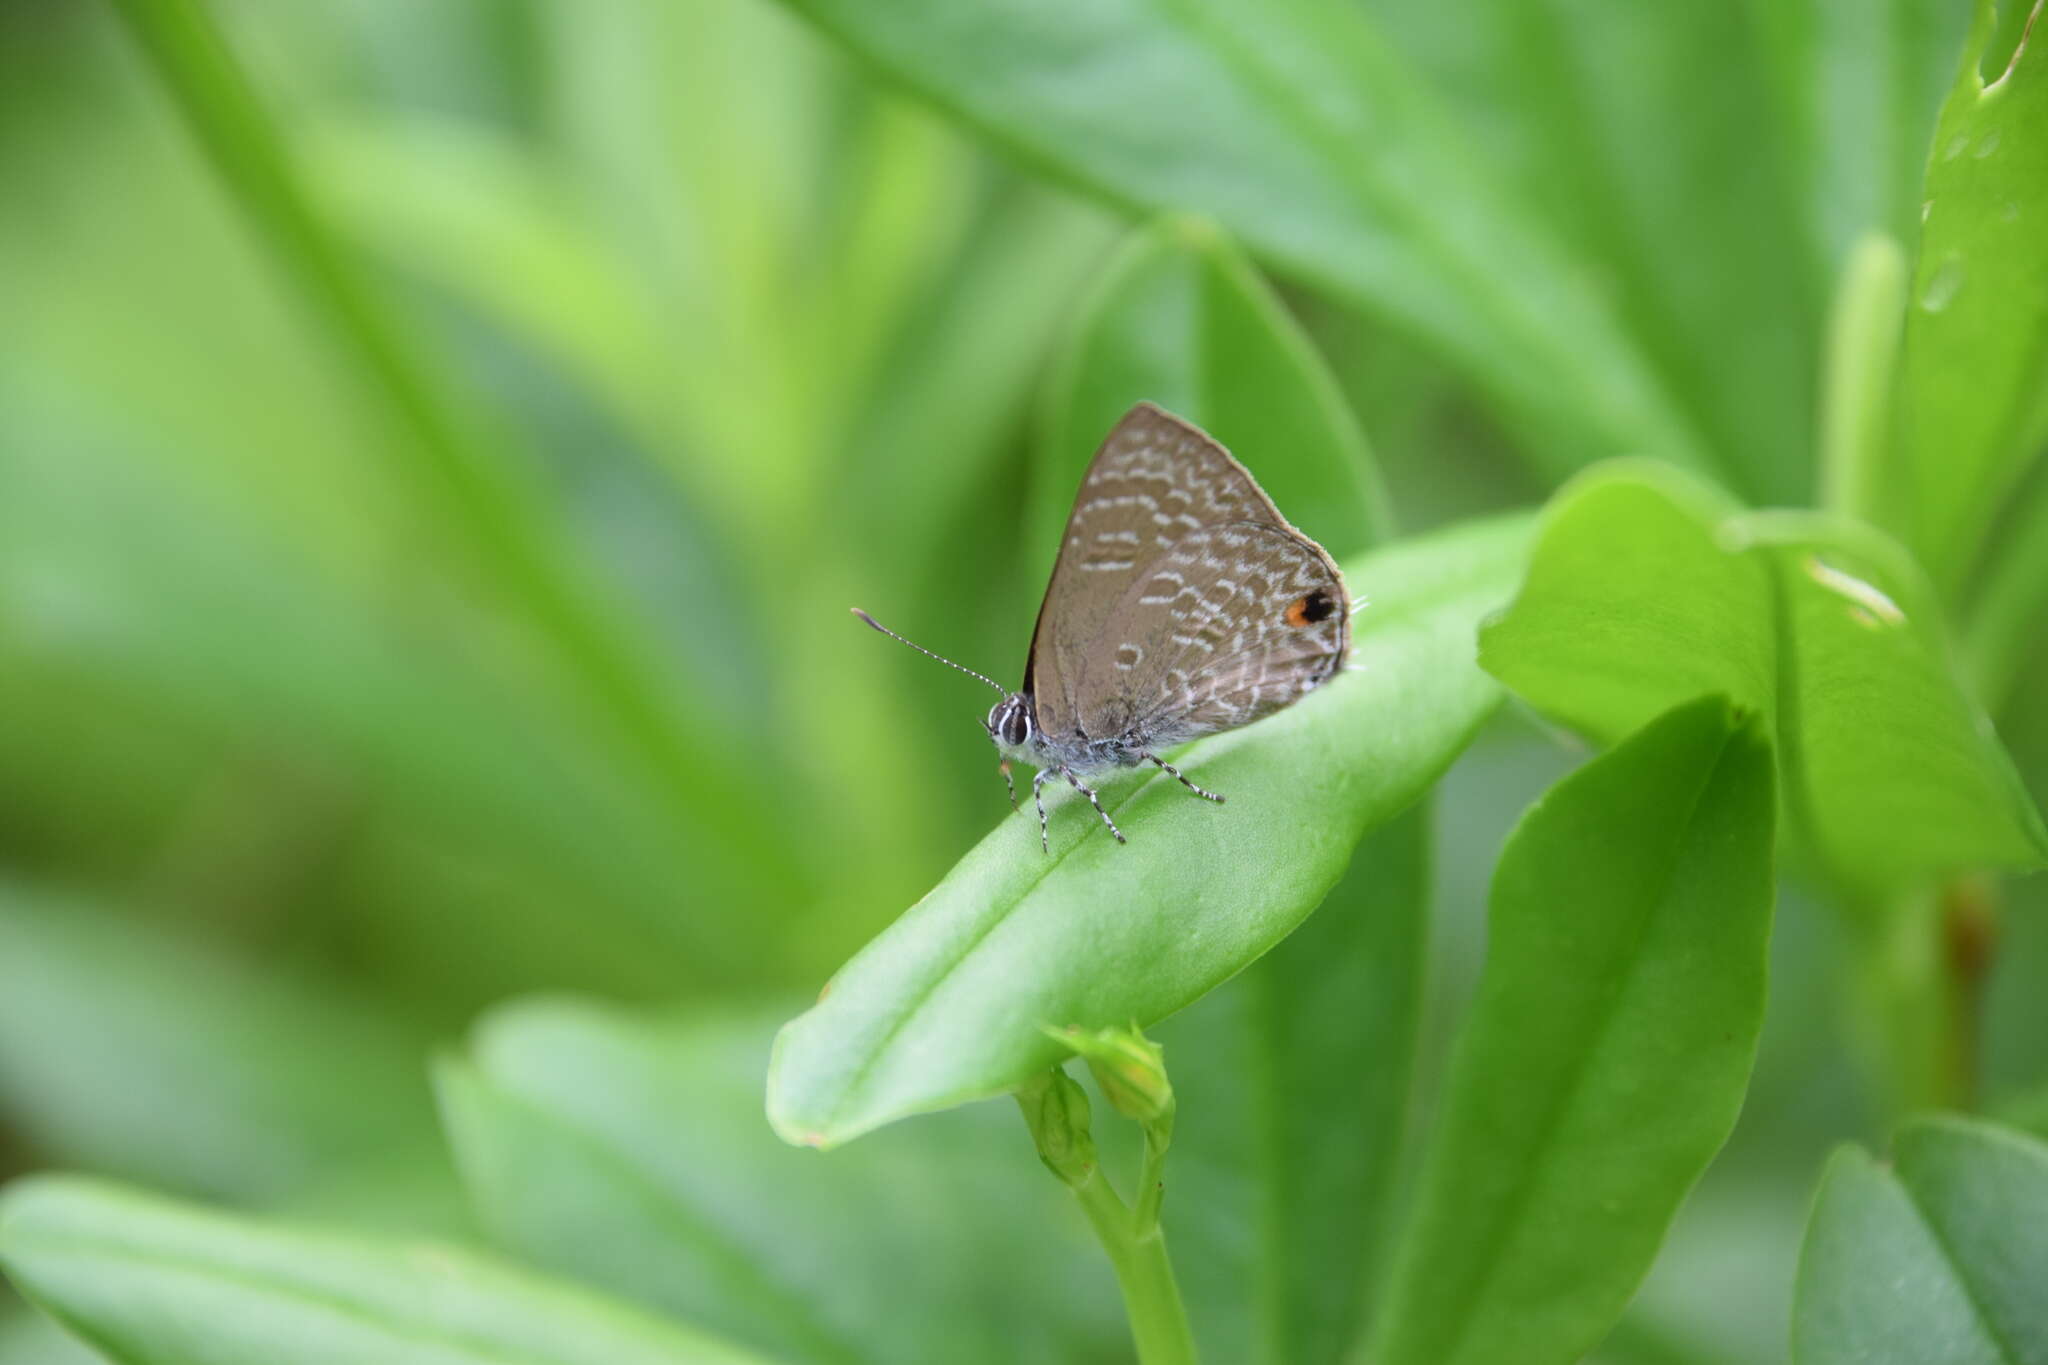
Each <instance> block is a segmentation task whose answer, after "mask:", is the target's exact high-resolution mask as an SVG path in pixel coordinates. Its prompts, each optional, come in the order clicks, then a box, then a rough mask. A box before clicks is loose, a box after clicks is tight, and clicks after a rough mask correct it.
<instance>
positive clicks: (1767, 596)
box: [1480, 464, 2048, 894]
mask: <svg viewBox="0 0 2048 1365" xmlns="http://www.w3.org/2000/svg"><path fill="white" fill-rule="evenodd" d="M1480 659H1481V662H1482V663H1483V664H1484V666H1485V667H1486V668H1487V669H1488V670H1489V671H1491V672H1492V673H1493V674H1494V675H1495V676H1496V677H1498V678H1500V679H1501V680H1502V681H1503V682H1505V683H1506V684H1507V685H1508V686H1509V687H1511V688H1513V689H1514V690H1515V691H1516V692H1518V693H1519V694H1520V695H1522V696H1523V697H1525V698H1527V699H1528V700H1529V701H1530V702H1532V703H1533V704H1534V705H1535V706H1536V707H1537V708H1538V709H1540V710H1542V711H1544V712H1546V713H1548V714H1550V715H1553V716H1555V717H1557V718H1558V719H1560V720H1562V721H1564V722H1565V723H1566V724H1568V725H1570V726H1572V727H1574V728H1575V729H1578V730H1581V731H1584V732H1585V733H1586V734H1588V735H1591V736H1593V737H1594V738H1596V739H1599V740H1602V741H1607V742H1611V741H1613V740H1615V739H1617V738H1619V737H1620V736H1622V735H1624V734H1627V733H1629V732H1630V731H1631V730H1633V729H1635V728H1636V727H1637V726H1639V725H1641V724H1643V723H1644V722H1645V721H1646V720H1648V719H1649V717H1651V716H1653V715H1655V714H1657V713H1659V712H1660V711H1662V710H1664V709H1666V708H1668V707H1671V706H1673V705H1676V704H1677V703H1678V702H1680V701H1682V700H1684V699H1686V698H1687V697H1690V696H1694V695H1697V694H1699V693H1701V692H1703V691H1710V690H1711V691H1718V692H1721V693H1723V694H1725V695H1727V696H1728V697H1730V698H1731V699H1732V700H1733V701H1735V702H1736V704H1738V705H1740V706H1743V707H1746V708H1749V709H1751V710H1754V711H1756V712H1758V713H1760V714H1761V715H1762V716H1763V717H1765V718H1766V720H1767V721H1768V722H1769V726H1770V728H1771V730H1772V732H1773V733H1774V735H1775V738H1776V742H1777V747H1778V753H1779V762H1780V764H1781V765H1782V773H1783V787H1784V794H1785V803H1786V808H1787V810H1788V811H1789V812H1790V813H1791V814H1792V815H1793V817H1794V818H1795V822H1796V824H1797V827H1798V828H1799V830H1800V831H1801V833H1803V835H1804V836H1805V837H1806V839H1807V841H1808V842H1809V843H1810V844H1811V845H1812V847H1813V848H1814V849H1815V850H1816V851H1817V852H1818V854H1819V855H1820V856H1821V859H1822V861H1823V864H1824V866H1825V867H1826V869H1827V870H1828V871H1829V872H1830V873H1832V874H1833V875H1834V876H1835V877H1836V878H1837V879H1838V881H1839V882H1840V883H1842V884H1844V885H1847V886H1852V887H1857V888H1861V889H1863V890H1865V891H1867V892H1870V893H1872V894H1881V893H1885V892H1890V891H1895V890H1898V889H1900V888H1904V887H1910V886H1914V885H1917V884H1919V883H1921V882H1923V881H1925V880H1927V879H1929V878H1931V877H1934V876H1938V875H1940V874H1942V873H1946V872H1952V871H1956V870H1960V869H1966V868H1971V867H2031V866H2038V865H2039V864H2040V863H2041V861H2042V857H2043V854H2044V851H2048V838H2044V835H2043V833H2042V829H2041V823H2040V818H2039V816H2038V815H2037V814H2036V813H2035V812H2034V810H2033V807H2032V805H2031V803H2030V802H2029V801H2028V800H2027V798H2026V794H2025V791H2024V790H2023V788H2022V787H2021V785H2020V782H2019V779H2018V776H2017V775H2016V774H2015V773H2014V771H2013V768H2012V763H2011V760H2010V759H2008V758H2007V756H2006V754H2005V752H2004V750H2003V749H2002V748H2000V747H1999V744H1998V742H1997V740H1996V739H1995V738H1994V736H1993V734H1992V732H1991V727H1990V722H1989V721H1988V720H1987V719H1986V718H1985V716H1984V714H1983V712H1982V711H1981V710H1980V709H1979V708H1978V707H1977V706H1976V704H1975V703H1974V702H1972V701H1971V700H1970V698H1969V696H1968V695H1967V694H1966V693H1965V692H1964V690H1963V688H1962V687H1961V685H1960V684H1959V682H1958V681H1957V679H1956V676H1955V671H1954V668H1953V666H1952V665H1951V662H1950V660H1949V655H1948V648H1947V642H1946V640H1945V638H1944V631H1943V625H1942V619H1941V612H1940V609H1939V607H1938V605H1937V603H1936V602H1935V599H1934V596H1933V593H1932V591H1931V590H1930V589H1929V588H1928V586H1927V584H1926V583H1925V581H1924V580H1923V579H1922V577H1921V575H1920V574H1919V572H1918V571H1917V570H1916V569H1915V568H1914V566H1913V564H1912V562H1911V560H1910V559H1908V558H1907V557H1906V556H1905V554H1904V553H1903V552H1901V551H1900V550H1899V549H1898V547H1897V546H1895V545H1893V544H1892V543H1891V542H1889V541H1888V540H1886V539H1885V538H1884V537H1883V536H1881V535H1879V534H1877V533H1875V532H1873V531H1870V530H1869V529H1868V528H1866V527H1862V526H1859V525H1856V524H1854V523H1849V522H1842V521H1836V520H1831V519H1828V518H1824V517H1819V516H1811V515H1804V514H1794V513H1750V514H1742V513H1739V512H1738V511H1737V509H1735V507H1734V506H1733V505H1732V504H1730V503H1728V502H1726V501H1725V500H1724V499H1721V498H1719V497H1718V495H1715V494H1713V493H1712V492H1711V491H1709V490H1706V489H1703V488H1701V487H1698V486H1696V485H1693V484H1691V483H1690V482H1689V481H1687V480H1685V479H1684V478H1683V477H1682V476H1680V475H1678V474H1676V473H1675V472H1674V471H1671V470H1667V469H1659V468H1655V467H1651V466H1647V465H1641V464H1630V465H1618V466H1614V467H1610V468H1607V469H1604V470H1600V471H1595V472H1593V473H1591V474H1589V475H1587V476H1586V477H1585V478H1584V479H1583V480H1581V481H1579V482H1576V483H1574V484H1573V485H1572V486H1570V487H1569V488H1567V489H1565V490H1564V491H1563V492H1561V493H1559V495H1558V496H1557V498H1556V500H1555V501H1554V503H1553V505H1552V507H1551V510H1550V511H1549V513H1548V514H1547V516H1546V519H1545V524H1544V531H1543V534H1542V537H1541V539H1540V541H1539V543H1538V545H1537V549H1536V552H1535V555H1534V556H1533V558H1532V560H1531V563H1530V569H1529V576H1528V579H1527V581H1526V583H1525V584H1524V586H1523V589H1522V592H1521V594H1520V596H1518V597H1517V598H1516V600H1515V603H1514V605H1513V606H1512V607H1510V608H1509V609H1508V611H1507V612H1506V614H1505V615H1504V616H1503V617H1501V618H1500V619H1499V620H1497V621H1495V622H1493V623H1492V624H1490V625H1489V626H1488V627H1487V628H1486V630H1485V631H1484V632H1483V633H1482V635H1481V640H1480ZM1877 736H1882V737H1883V742H1882V743H1876V742H1873V738H1874V737H1877Z"/></svg>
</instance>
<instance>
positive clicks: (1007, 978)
mask: <svg viewBox="0 0 2048 1365" xmlns="http://www.w3.org/2000/svg"><path fill="white" fill-rule="evenodd" d="M1527 525H1528V523H1527V522H1526V520H1524V519H1523V518H1520V517H1514V518H1510V519H1505V520H1497V521H1490V522H1482V523H1478V524H1475V525H1470V526H1466V527H1462V528H1459V529H1457V530H1454V531H1451V532H1447V533H1443V534H1440V535H1436V536H1431V537H1427V538H1424V539H1420V540H1416V541H1411V542H1405V543H1403V544H1401V545H1398V546H1395V547H1392V548H1390V549H1387V550H1383V551H1381V552H1379V553H1377V554H1374V555H1370V556H1367V557H1366V558H1364V559H1362V560H1356V561H1354V562H1353V563H1352V564H1351V566H1350V568H1349V570H1348V576H1349V581H1350V583H1351V585H1352V588H1353V590H1354V591H1360V592H1367V593H1370V594H1371V595H1372V598H1373V605H1372V606H1371V607H1370V608H1368V609H1366V610H1364V611H1362V612H1360V613H1359V615H1358V617H1357V618H1356V621H1355V623H1354V624H1355V635H1354V640H1355V646H1354V655H1353V664H1352V669H1351V671H1350V672H1347V673H1346V674H1345V675H1344V676H1342V677H1340V678H1338V679H1337V680H1336V681H1335V682H1333V683H1332V684H1330V685H1329V686H1328V687H1326V688H1324V689H1322V690H1321V691H1319V692H1317V693H1316V694H1314V695H1312V696H1310V697H1308V698H1306V699H1305V700H1303V701H1302V702H1301V703H1299V704H1297V705H1295V706H1292V707H1290V708H1288V709H1287V710H1286V711H1283V712H1282V713H1280V714H1279V715H1277V716H1274V717H1272V718H1271V719H1269V720H1266V721H1263V722H1261V723H1260V724H1258V725H1256V726H1252V727H1250V728H1248V729H1244V730H1237V731H1232V732H1230V733H1228V734H1223V735H1215V736H1211V737H1209V738H1207V739H1204V740H1200V741H1198V742H1196V743H1195V744H1193V745H1191V746H1189V748H1188V750H1187V751H1186V761H1187V762H1188V763H1189V764H1191V765H1192V768H1191V771H1192V772H1194V773H1196V774H1197V775H1198V776H1199V779H1200V780H1201V781H1202V782H1203V783H1204V785H1207V786H1210V787H1212V788H1214V789H1216V790H1219V791H1221V792H1223V793H1225V794H1226V795H1227V796H1228V797H1229V798H1230V804H1229V805H1227V806H1222V807H1217V806H1213V805H1210V804H1209V803H1207V802H1198V801H1195V800H1193V799H1192V798H1191V797H1190V796H1189V795H1188V793H1187V792H1186V791H1185V790H1184V789H1182V788H1181V787H1180V786H1179V785H1178V784H1177V783H1175V782H1174V781H1173V780H1172V779H1171V778H1166V779H1165V781H1164V782H1163V783H1161V782H1158V781H1154V780H1153V777H1155V776H1156V777H1164V774H1153V775H1151V776H1147V775H1144V774H1138V775H1135V776H1134V777H1132V778H1125V779H1120V780H1119V781H1117V782H1116V783H1115V784H1113V785H1112V786H1110V787H1109V789H1108V790H1107V791H1106V792H1105V793H1104V797H1103V803H1104V805H1105V807H1106V808H1108V809H1109V810H1111V811H1112V812H1114V813H1116V814H1117V815H1118V817H1119V819H1118V823H1119V824H1120V825H1122V826H1123V828H1124V831H1125V833H1126V834H1128V835H1129V836H1130V839H1131V842H1130V844H1129V846H1128V847H1125V846H1121V845H1118V844H1116V843H1114V842H1113V841H1112V840H1110V839H1109V838H1108V836H1107V834H1106V832H1104V831H1103V830H1102V828H1101V823H1100V822H1099V821H1097V820H1096V819H1095V816H1094V812H1093V811H1091V810H1089V809H1088V807H1087V805H1086V803H1085V802H1082V801H1081V800H1080V798H1079V797H1078V796H1073V799H1059V797H1058V796H1057V795H1055V797H1054V799H1053V801H1052V803H1051V812H1052V853H1051V855H1050V856H1047V855H1046V854H1044V853H1042V852H1040V850H1039V843H1038V829H1037V823H1036V821H1035V819H1033V817H1032V816H1031V815H1030V814H1029V813H1028V811H1027V813H1025V814H1022V815H1016V816H1012V817H1011V818H1009V819H1007V820H1005V821H1004V822H1003V823H1002V824H1001V825H999V826H998V827H997V828H996V829H995V831H994V832H993V833H991V834H990V835H989V836H988V837H987V838H986V839H984V840H983V841H982V842H981V844H980V845H979V846H978V847H977V848H975V849H974V850H973V851H972V852H970V853H969V854H968V855H967V856H966V857H965V858H964V859H962V860H961V862H960V863H959V864H958V865H957V866H956V867H955V868H954V869H953V871H952V872H950V873H949V874H947V876H946V877H945V879H944V880H942V881H941V882H940V883H939V885H938V886H937V887H936V888H935V889H934V890H933V891H931V892H930V893H929V894H928V895H926V896H925V897H924V899H923V900H921V901H919V902H918V904H917V905H916V906H915V907H913V908H912V910H911V911H910V912H909V913H908V914H906V915H905V916H904V917H903V918H902V919H900V920H898V921H897V922H896V923H895V924H894V925H892V926H891V927H890V928H889V929H888V930H886V931H884V932H883V934H882V935H881V936H880V937H879V938H877V939H875V940H874V941H873V942H872V943H870V944H869V945H868V946H867V947H866V948H865V949H863V950H862V951H861V952H860V953H859V954H858V955H856V956H855V957H854V959H853V960H852V961H851V962H849V963H848V964H847V965H846V967H845V968H844V969H843V970H842V971H841V972H840V973H839V974H838V975H837V976H836V977H835V978H834V979H833V981H832V983H831V986H830V988H829V991H828V993H827V995H826V996H825V998H824V999H823V1000H821V1001H820V1002H819V1004H818V1005H817V1007H816V1008H814V1009H812V1010H811V1011H810V1012H808V1013H807V1014H805V1015H803V1016H802V1017H801V1018H799V1019H797V1020H795V1021H794V1022H792V1023H791V1024H790V1025H789V1026H788V1027H787V1028H785V1029H784V1030H783V1032H782V1035H781V1038H780V1039H779V1041H778V1043H777V1046H776V1053H775V1059H774V1061H773V1063H772V1065H771V1067H770V1070H769V1078H768V1113H769V1117H770V1119H771V1120H772V1121H773V1122H774V1124H775V1127H776V1130H777V1131H778V1132H780V1133H781V1134H782V1135H783V1136H784V1137H785V1138H787V1139H788V1140H790V1141H792V1142H801V1143H809V1144H813V1145H818V1146H831V1145H834V1144H836V1143H840V1142H844V1141H846V1140H847V1139H848V1138H851V1137H855V1136H857V1135H859V1134H861V1133H864V1132H866V1131H868V1130H869V1129H871V1128H875V1127H877V1126H879V1125H881V1124H884V1123H887V1122H889V1121H890V1120H892V1119H897V1118H902V1117H904V1116H905V1115H907V1114H913V1113H919V1112H922V1111H926V1110H931V1109H942V1108H945V1107H947V1106H949V1105H953V1104H958V1103H962V1102H964V1101H967V1100H971V1099H978V1098H981V1097H984V1096H988V1095H994V1094H999V1093H1001V1092H1002V1091H1004V1090H1007V1089H1009V1088H1010V1087H1011V1086H1014V1085H1016V1084H1018V1083H1019V1082H1021V1081H1023V1080H1025V1079H1026V1078H1027V1077H1029V1076H1030V1075H1031V1074H1032V1073H1033V1072H1036V1071H1041V1070H1043V1069H1045V1068H1046V1067H1047V1066H1049V1065H1051V1064H1052V1063H1053V1062H1054V1061H1055V1060H1056V1059H1057V1058H1058V1057H1059V1056H1060V1054H1061V1050H1060V1048H1059V1046H1058V1045H1057V1044H1056V1043H1054V1042H1053V1041H1052V1040H1051V1039H1049V1038H1047V1037H1046V1036H1045V1035H1044V1033H1043V1032H1041V1031H1040V1026H1041V1025H1044V1024H1052V1025H1055V1026H1059V1025H1067V1024H1080V1025H1083V1026H1088V1027H1097V1026H1102V1025H1108V1024H1124V1025H1128V1024H1130V1023H1132V1022H1133V1021H1135V1022H1137V1023H1138V1024H1139V1025H1140V1026H1149V1025H1150V1024H1152V1023H1153V1022H1155V1021H1157V1020H1159V1019H1161V1018H1163V1017H1165V1016H1166V1015H1168V1014H1171V1013H1172V1012H1173V1011H1175V1010H1177V1009H1179V1008H1181V1007H1182V1006H1183V1005H1186V1004H1188V1003H1189V1002H1190V1001H1192V1000H1195V999H1197V998H1198V997H1200V996H1201V995H1202V994H1203V993H1204V992H1206V991H1208V990H1209V989H1211V988H1212V987H1214V986H1215V985H1217V984H1218V983H1219V982H1221V981H1223V980H1225V979H1226V978H1228V977H1230V976H1232V975H1233V974H1235V973H1236V972H1238V971H1240V970H1242V969H1243V968H1244V967H1246V966H1247V965H1249V964H1250V963H1251V962H1253V961H1254V960H1256V959H1257V958H1258V957H1259V956H1260V954H1262V953H1264V952H1265V951H1266V950H1267V949H1269V948H1271V947H1272V946H1273V945H1274V944H1275V943H1277V942H1279V941H1280V940H1281V939H1282V938H1284V937H1286V935H1287V933H1288V931H1289V930H1291V929H1293V928H1294V927H1295V925H1297V924H1299V923H1300V922H1301V920H1302V919H1303V918H1305V917H1306V916H1307V915H1308V913H1309V911H1310V910H1312V909H1314V908H1315V906H1316V904H1317V902H1319V901H1320V900H1321V899H1322V898H1323V896H1324V895H1325V894H1327V893H1328V891H1329V889H1330V888H1331V887H1332V886H1333V885H1335V884H1336V882H1337V879H1338V877H1339V876H1340V875H1341V874H1342V872H1343V870H1344V866H1345V864H1346V863H1347V862H1348V861H1349V860H1350V857H1351V851H1352V849H1353V847H1354V846H1355V845H1356V844H1357V842H1358V840H1359V838H1360V837H1361V836H1362V835H1363V834H1364V833H1365V832H1366V831H1367V830H1369V829H1372V828H1373V827H1375V826H1377V825H1379V824H1382V823H1384V822H1386V821H1387V820H1389V819H1391V818H1392V817H1393V816H1395V815H1397V814H1398V813H1400V811H1402V810H1403V809H1405V808H1406V807H1407V806H1409V805H1411V804H1412V803H1413V802H1414V801H1415V800H1416V799H1417V798H1418V797H1419V796H1420V795H1421V794H1422V793H1423V792H1424V791H1425V790H1427V788H1428V787H1429V785H1430V783H1432V782H1433V781H1435V779H1436V777H1437V776H1438V775H1439V774H1440V773H1441V772H1442V771H1443V770H1444V768H1445V767H1446V766H1448V765H1449V763H1450V761H1451V759H1452V758H1453V757H1455V756H1456V754H1457V753H1458V751H1459V750H1460V749H1461V748H1463V747H1464V745H1465V743H1466V741H1467V740H1468V739H1469V737H1470V736H1471V734H1472V731H1473V729H1474V728H1475V727H1476V726H1477V725H1478V724H1479V722H1480V721H1481V720H1482V719H1483V718H1484V717H1485V716H1486V714H1487V713H1488V711H1490V710H1491V709H1492V707H1493V705H1494V703H1495V700H1496V697H1497V693H1496V691H1495V689H1494V688H1493V686H1492V685H1491V683H1490V682H1489V681H1488V680H1487V679H1486V678H1485V676H1484V675H1483V674H1481V673H1480V672H1479V671H1478V669H1477V668H1475V667H1474V666H1473V665H1472V662H1471V649H1472V644H1471V632H1472V630H1473V627H1474V625H1475V624H1476V623H1477V621H1478V619H1479V617H1480V616H1481V615H1482V614H1483V613H1485V612H1486V611H1488V610H1490V609H1492V608H1493V607H1494V606H1496V605H1497V604H1498V603H1499V602H1500V601H1501V600H1502V598H1503V597H1505V596H1506V594H1507V592H1508V591H1509V587H1510V585H1511V583H1512V582H1513V578H1514V574H1515V572H1516V569H1517V566H1518V565H1519V562H1520V557H1521V550H1522V546H1523V544H1524V537H1525V535H1526V530H1527ZM1068 795H1070V796H1072V794H1071V793H1069V794H1068Z"/></svg>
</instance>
